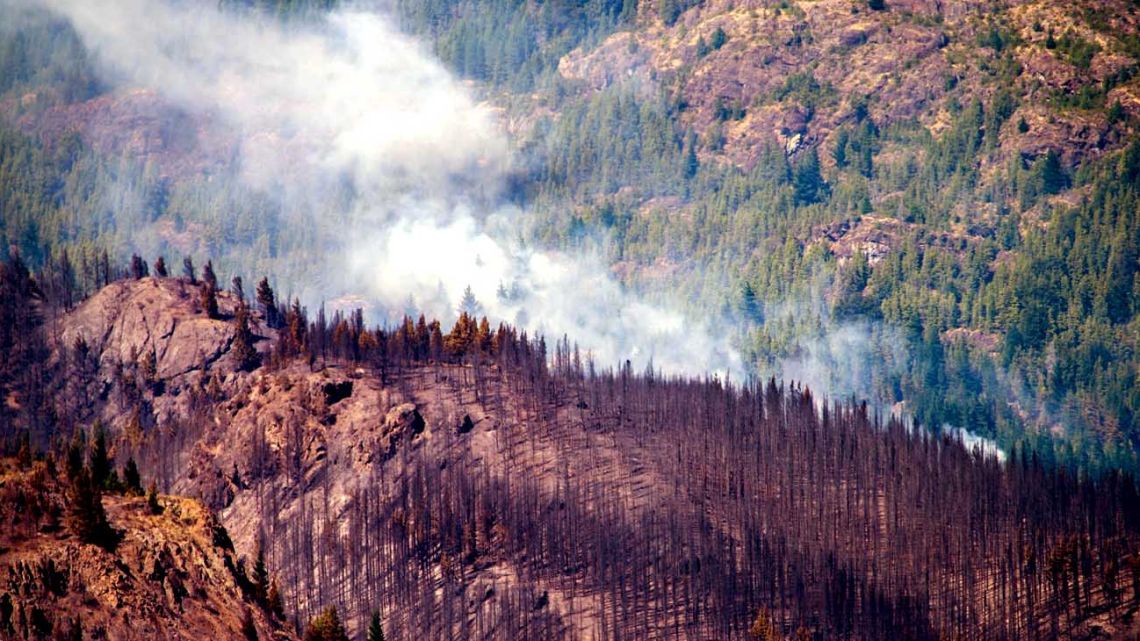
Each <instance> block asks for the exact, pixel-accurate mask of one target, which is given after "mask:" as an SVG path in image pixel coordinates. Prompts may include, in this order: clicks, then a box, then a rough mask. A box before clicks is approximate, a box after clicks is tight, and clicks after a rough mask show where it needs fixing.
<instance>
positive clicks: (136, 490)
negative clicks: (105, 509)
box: [123, 457, 143, 496]
mask: <svg viewBox="0 0 1140 641" xmlns="http://www.w3.org/2000/svg"><path fill="white" fill-rule="evenodd" d="M123 485H124V486H125V489H126V491H127V493H128V494H133V495H135V496H142V494H143V489H142V480H141V479H140V478H139V467H138V465H137V464H135V459H134V458H133V457H131V458H128V459H127V464H126V466H125V467H124V468H123Z"/></svg>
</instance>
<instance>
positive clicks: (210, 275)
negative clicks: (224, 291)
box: [202, 260, 218, 291]
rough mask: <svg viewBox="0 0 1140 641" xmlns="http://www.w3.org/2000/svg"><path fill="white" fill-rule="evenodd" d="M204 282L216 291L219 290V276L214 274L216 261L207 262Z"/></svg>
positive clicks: (203, 269)
mask: <svg viewBox="0 0 1140 641" xmlns="http://www.w3.org/2000/svg"><path fill="white" fill-rule="evenodd" d="M202 282H203V283H206V286H207V287H210V288H212V289H213V290H214V291H217V290H218V275H217V274H215V273H214V261H212V260H207V261H206V266H205V267H203V268H202Z"/></svg>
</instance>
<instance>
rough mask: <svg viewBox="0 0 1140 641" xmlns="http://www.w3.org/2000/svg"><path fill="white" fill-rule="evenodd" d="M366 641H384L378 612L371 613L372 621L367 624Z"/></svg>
mask: <svg viewBox="0 0 1140 641" xmlns="http://www.w3.org/2000/svg"><path fill="white" fill-rule="evenodd" d="M368 641H385V640H384V627H383V626H382V625H381V624H380V612H379V611H376V612H373V613H372V621H371V622H370V623H369V624H368Z"/></svg>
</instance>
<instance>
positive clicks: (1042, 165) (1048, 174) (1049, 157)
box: [1034, 149, 1069, 194]
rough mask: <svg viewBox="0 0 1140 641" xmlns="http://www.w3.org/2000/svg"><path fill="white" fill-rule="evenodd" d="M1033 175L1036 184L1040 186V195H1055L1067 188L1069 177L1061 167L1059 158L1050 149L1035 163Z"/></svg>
mask: <svg viewBox="0 0 1140 641" xmlns="http://www.w3.org/2000/svg"><path fill="white" fill-rule="evenodd" d="M1034 173H1035V174H1036V177H1037V180H1038V184H1039V185H1040V186H1041V192H1042V193H1045V194H1056V193H1059V192H1061V191H1062V190H1064V189H1067V188H1068V187H1069V176H1068V175H1066V174H1065V169H1064V168H1063V167H1061V157H1060V156H1058V155H1057V152H1056V151H1053V150H1052V149H1050V150H1049V151H1048V153H1046V154H1045V156H1044V157H1043V158H1042V159H1041V160H1038V161H1037V164H1036V165H1035V166H1034Z"/></svg>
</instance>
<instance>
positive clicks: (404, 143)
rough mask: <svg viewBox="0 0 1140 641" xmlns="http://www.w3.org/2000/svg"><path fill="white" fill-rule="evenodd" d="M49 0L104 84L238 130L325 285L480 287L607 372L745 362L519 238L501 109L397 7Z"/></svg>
mask: <svg viewBox="0 0 1140 641" xmlns="http://www.w3.org/2000/svg"><path fill="white" fill-rule="evenodd" d="M36 1H37V2H38V3H39V4H41V5H43V6H45V7H47V8H48V9H50V10H52V11H54V12H55V13H57V14H59V15H61V16H63V17H65V18H66V19H68V20H69V21H70V22H71V23H72V25H73V26H74V27H75V29H76V31H77V32H78V33H79V34H80V37H81V38H82V40H83V42H84V44H85V45H86V46H87V48H88V49H89V50H90V52H91V53H92V54H93V56H94V59H95V60H96V61H97V63H98V64H99V68H100V70H101V72H102V73H103V74H104V75H105V77H106V79H107V81H108V82H110V83H112V84H115V85H117V86H121V87H146V88H151V89H154V90H156V91H158V92H159V93H160V94H161V95H162V96H163V97H164V98H165V99H166V100H168V101H170V102H171V103H173V104H174V105H176V106H178V107H179V108H181V109H183V110H186V111H187V112H189V113H195V114H200V115H203V116H205V117H208V118H210V119H212V120H214V121H217V122H220V123H224V125H225V126H227V127H229V128H230V129H232V130H233V131H235V132H237V135H238V136H239V138H240V154H239V158H238V159H237V160H236V161H235V162H237V163H238V164H239V165H240V166H239V167H237V168H236V169H237V170H238V171H240V175H241V177H242V179H243V180H244V181H245V182H246V183H247V184H248V185H250V186H251V187H253V188H256V189H259V190H264V191H267V192H270V193H274V194H278V195H279V196H280V199H281V202H282V207H283V209H284V210H286V213H287V215H286V216H285V220H287V221H289V224H298V225H299V224H309V225H314V226H315V227H316V228H318V229H320V230H323V232H324V233H323V234H322V235H321V237H322V238H324V237H326V236H327V238H328V243H327V244H328V246H327V247H325V248H323V251H324V254H325V257H324V262H325V264H324V265H321V266H319V267H318V266H314V271H315V272H318V273H313V274H311V275H310V276H311V278H312V279H313V280H314V281H315V282H316V283H317V284H318V285H319V286H320V290H319V291H322V292H323V293H324V294H325V295H329V293H330V292H328V291H327V290H328V289H332V290H333V291H332V293H334V294H339V293H345V294H358V295H361V296H363V297H364V298H365V299H367V300H371V301H377V302H379V303H380V304H381V305H383V306H385V307H387V308H388V309H398V310H402V309H403V306H404V303H405V301H407V300H408V298H409V295H411V296H412V297H413V298H414V300H415V301H416V304H417V306H418V307H419V308H420V309H422V310H423V311H425V312H428V313H429V314H431V315H435V316H437V317H439V318H441V319H442V320H447V319H450V318H454V316H455V306H456V304H457V303H458V301H459V300H460V298H461V296H462V294H463V292H464V290H465V288H466V287H468V286H470V287H471V288H472V291H473V293H474V294H475V296H476V297H477V299H478V300H479V301H480V303H481V304H482V305H483V308H484V310H485V311H486V313H487V314H488V315H489V316H491V317H492V318H493V319H499V320H506V321H509V322H514V323H517V324H520V325H522V326H523V327H524V328H527V329H530V330H532V331H541V332H542V333H543V334H545V335H546V336H548V337H550V338H560V337H561V336H562V335H563V334H565V335H568V336H569V337H570V338H571V339H572V340H575V341H577V342H579V343H580V344H581V346H582V347H583V348H584V349H585V350H588V351H590V352H592V353H593V355H594V358H595V361H596V362H597V363H598V364H600V365H602V366H609V365H616V364H617V363H619V362H621V361H623V360H625V359H630V360H632V361H633V362H634V364H635V365H637V366H643V365H645V364H648V363H652V364H653V365H654V366H655V367H656V368H658V369H661V370H664V371H667V372H677V373H680V372H687V373H694V374H696V373H703V372H732V373H738V372H740V371H741V361H740V358H739V356H738V355H737V353H736V352H735V350H733V349H732V348H731V347H730V345H729V341H728V339H727V338H726V337H724V336H714V335H713V334H712V332H711V330H709V329H708V328H707V327H705V326H702V325H700V324H695V323H694V322H693V321H691V320H690V319H688V318H686V317H685V316H683V315H682V314H680V313H677V312H675V311H670V310H667V309H662V308H660V307H657V306H653V305H649V304H646V303H644V302H642V301H640V300H639V299H638V298H637V297H636V296H634V295H632V294H631V293H629V292H628V291H626V290H625V289H624V288H623V287H621V286H620V284H619V283H618V282H617V281H616V280H615V279H614V278H613V277H612V276H611V275H610V273H609V271H608V269H607V267H606V265H605V264H604V262H603V261H601V260H598V259H597V258H595V257H590V256H582V255H569V254H566V253H560V252H554V251H542V250H536V249H533V248H528V247H526V246H525V245H524V244H523V243H522V242H521V241H519V240H518V237H519V233H518V229H519V228H520V222H521V220H522V218H521V217H522V216H525V212H522V211H518V210H517V209H513V208H510V207H504V206H503V205H502V204H501V199H500V197H499V196H500V192H501V190H502V186H503V184H504V175H505V172H506V171H507V170H508V169H509V167H510V166H511V164H512V162H513V157H512V153H511V150H510V146H509V144H508V142H507V140H506V138H505V135H504V134H503V133H502V132H501V131H500V129H499V128H498V126H497V123H496V121H495V118H494V114H493V112H492V111H491V110H490V109H489V108H487V107H486V106H484V105H481V104H478V103H477V102H476V101H475V100H473V99H472V97H471V96H470V94H469V92H468V91H467V90H466V89H465V87H464V86H463V84H462V83H460V82H458V81H457V80H455V79H454V78H453V77H452V76H451V75H450V74H449V73H448V72H447V70H446V69H444V67H443V66H442V65H441V64H440V63H438V62H437V61H436V60H434V59H433V58H432V57H431V56H430V55H429V54H428V53H427V52H426V50H425V49H424V48H423V47H422V46H421V44H420V43H418V42H416V41H415V40H413V39H411V38H409V37H408V36H406V35H404V34H402V33H400V32H399V31H398V30H397V29H395V28H394V27H393V26H392V24H391V23H390V22H389V21H388V19H386V18H385V17H384V16H382V15H379V14H377V13H373V12H367V11H341V12H336V13H333V14H330V15H329V16H328V17H327V18H325V19H323V21H322V22H321V23H320V24H317V25H308V26H303V27H301V26H289V27H286V26H282V25H281V24H280V23H278V22H276V21H271V20H258V19H255V18H252V17H250V16H248V15H246V16H240V15H234V14H231V13H227V12H224V11H219V10H217V9H216V7H215V5H214V3H212V2H190V1H187V0H182V1H179V0H103V1H100V2H90V1H88V0H36ZM310 285H311V283H310ZM500 288H505V289H506V290H508V291H510V292H511V295H510V296H499V295H497V294H498V293H499V292H500V291H501V289H500ZM303 291H304V290H303ZM309 291H318V290H316V289H312V290H309ZM307 302H308V303H310V304H313V303H315V302H317V301H314V300H309V301H307Z"/></svg>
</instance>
